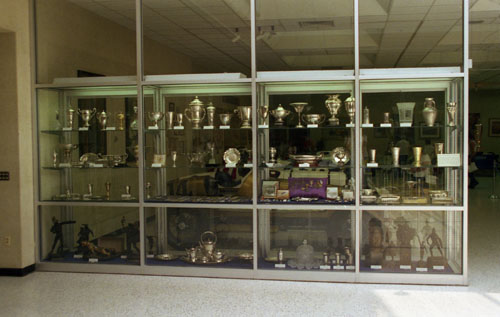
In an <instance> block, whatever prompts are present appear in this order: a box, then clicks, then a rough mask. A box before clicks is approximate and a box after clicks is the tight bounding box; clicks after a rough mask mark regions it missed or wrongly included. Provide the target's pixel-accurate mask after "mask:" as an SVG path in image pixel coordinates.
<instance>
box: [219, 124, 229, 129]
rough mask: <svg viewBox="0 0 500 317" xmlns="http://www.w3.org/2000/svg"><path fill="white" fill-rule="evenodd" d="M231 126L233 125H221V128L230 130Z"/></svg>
mask: <svg viewBox="0 0 500 317" xmlns="http://www.w3.org/2000/svg"><path fill="white" fill-rule="evenodd" d="M230 128H231V126H228V125H221V126H219V129H221V130H229V129H230Z"/></svg>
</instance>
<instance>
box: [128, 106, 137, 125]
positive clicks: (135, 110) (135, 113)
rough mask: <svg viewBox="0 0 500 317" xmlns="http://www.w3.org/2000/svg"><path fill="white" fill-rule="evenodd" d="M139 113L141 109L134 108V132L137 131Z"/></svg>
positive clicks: (132, 123)
mask: <svg viewBox="0 0 500 317" xmlns="http://www.w3.org/2000/svg"><path fill="white" fill-rule="evenodd" d="M138 111H139V108H138V107H137V106H134V120H132V122H131V123H130V128H131V129H132V130H137V128H138V124H137V112H138Z"/></svg>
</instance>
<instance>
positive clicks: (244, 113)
mask: <svg viewBox="0 0 500 317" xmlns="http://www.w3.org/2000/svg"><path fill="white" fill-rule="evenodd" d="M234 113H236V114H238V116H239V117H240V120H241V127H240V128H241V129H250V128H252V126H251V125H250V121H251V120H252V107H249V106H239V107H238V108H237V109H235V110H234Z"/></svg>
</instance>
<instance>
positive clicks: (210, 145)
mask: <svg viewBox="0 0 500 317" xmlns="http://www.w3.org/2000/svg"><path fill="white" fill-rule="evenodd" d="M207 149H208V152H209V153H210V158H209V159H208V164H215V142H208V143H207Z"/></svg>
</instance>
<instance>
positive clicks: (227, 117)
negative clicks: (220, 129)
mask: <svg viewBox="0 0 500 317" xmlns="http://www.w3.org/2000/svg"><path fill="white" fill-rule="evenodd" d="M232 117H233V115H232V114H230V113H221V114H220V115H219V120H220V123H221V124H222V125H224V126H228V125H229V124H230V123H231V118H232Z"/></svg>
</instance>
